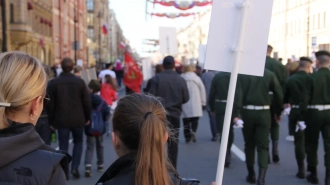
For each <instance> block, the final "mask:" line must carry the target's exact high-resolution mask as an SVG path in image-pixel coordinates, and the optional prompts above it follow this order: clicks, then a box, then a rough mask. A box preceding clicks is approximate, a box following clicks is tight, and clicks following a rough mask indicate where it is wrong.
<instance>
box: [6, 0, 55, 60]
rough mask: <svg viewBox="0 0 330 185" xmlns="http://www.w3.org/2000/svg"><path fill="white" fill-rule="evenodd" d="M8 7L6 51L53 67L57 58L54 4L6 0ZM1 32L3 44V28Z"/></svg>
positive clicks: (41, 0)
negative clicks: (54, 32)
mask: <svg viewBox="0 0 330 185" xmlns="http://www.w3.org/2000/svg"><path fill="white" fill-rule="evenodd" d="M5 4H6V23H7V24H6V27H7V29H6V32H7V37H6V39H7V50H8V51H13V50H16V51H22V52H25V53H27V54H30V55H32V56H34V57H36V58H37V59H39V60H40V61H41V62H42V63H45V64H51V63H52V62H53V56H54V55H53V43H52V2H51V1H43V0H35V1H27V0H5ZM0 20H2V18H1V19H0ZM0 30H1V42H2V41H3V38H2V25H1V29H0ZM0 47H2V46H0ZM1 50H2V48H1Z"/></svg>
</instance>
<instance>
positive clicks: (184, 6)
mask: <svg viewBox="0 0 330 185" xmlns="http://www.w3.org/2000/svg"><path fill="white" fill-rule="evenodd" d="M153 3H154V4H160V5H162V6H173V7H175V8H177V9H179V10H189V9H192V8H194V7H195V6H198V7H203V6H208V5H212V1H203V2H200V1H180V2H176V1H163V0H154V1H153Z"/></svg>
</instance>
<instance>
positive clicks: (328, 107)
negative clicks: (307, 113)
mask: <svg viewBox="0 0 330 185" xmlns="http://www.w3.org/2000/svg"><path fill="white" fill-rule="evenodd" d="M307 108H308V109H317V110H319V111H322V110H329V109H330V105H308V106H307Z"/></svg>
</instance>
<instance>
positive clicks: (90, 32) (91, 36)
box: [87, 28, 95, 42]
mask: <svg viewBox="0 0 330 185" xmlns="http://www.w3.org/2000/svg"><path fill="white" fill-rule="evenodd" d="M87 37H88V38H89V39H91V40H92V41H94V42H95V35H94V28H88V30H87Z"/></svg>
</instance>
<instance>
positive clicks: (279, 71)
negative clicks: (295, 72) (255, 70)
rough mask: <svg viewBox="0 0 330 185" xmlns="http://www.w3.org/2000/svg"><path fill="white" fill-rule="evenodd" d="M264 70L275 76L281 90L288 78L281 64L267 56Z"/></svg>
mask: <svg viewBox="0 0 330 185" xmlns="http://www.w3.org/2000/svg"><path fill="white" fill-rule="evenodd" d="M265 68H266V69H268V70H269V71H271V72H273V73H274V74H275V76H276V77H277V80H278V82H279V83H280V86H281V87H282V89H283V88H284V86H285V81H286V79H287V78H288V72H287V70H286V68H285V66H284V65H283V64H281V63H280V62H278V61H276V60H275V59H273V58H271V57H269V56H267V57H266V64H265Z"/></svg>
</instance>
